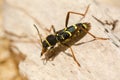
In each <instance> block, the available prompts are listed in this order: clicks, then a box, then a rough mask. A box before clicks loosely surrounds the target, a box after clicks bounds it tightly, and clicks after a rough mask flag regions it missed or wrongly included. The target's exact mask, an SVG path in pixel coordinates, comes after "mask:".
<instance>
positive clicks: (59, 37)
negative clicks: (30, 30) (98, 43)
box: [34, 5, 108, 67]
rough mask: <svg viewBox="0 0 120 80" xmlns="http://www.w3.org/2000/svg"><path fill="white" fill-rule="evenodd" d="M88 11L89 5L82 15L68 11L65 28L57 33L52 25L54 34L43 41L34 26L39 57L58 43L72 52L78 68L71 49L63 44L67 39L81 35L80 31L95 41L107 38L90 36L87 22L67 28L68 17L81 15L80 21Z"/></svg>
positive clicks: (89, 26)
mask: <svg viewBox="0 0 120 80" xmlns="http://www.w3.org/2000/svg"><path fill="white" fill-rule="evenodd" d="M88 9H89V5H88V6H87V9H86V11H85V13H84V14H82V13H77V12H72V11H69V12H68V13H67V16H66V21H65V28H64V29H62V30H59V31H55V28H54V26H53V25H52V26H51V29H52V30H53V32H54V34H50V35H48V36H47V37H46V38H45V40H42V39H41V36H40V34H39V30H38V28H37V27H36V25H34V27H35V28H36V29H37V32H38V35H39V37H40V41H41V43H42V51H41V56H42V55H43V54H44V53H45V52H46V51H47V50H48V48H49V49H51V48H54V46H55V45H56V44H57V43H58V42H59V43H61V44H63V45H64V46H67V47H69V48H70V49H71V52H72V57H73V59H74V61H75V62H76V63H77V65H78V66H79V67H80V64H79V62H78V61H77V59H76V58H75V55H74V52H73V50H72V48H71V47H70V46H69V45H66V44H65V41H66V40H68V39H71V37H73V36H74V35H75V34H76V33H79V34H80V33H81V31H83V32H85V33H88V34H90V35H91V36H92V37H93V38H94V39H95V40H96V39H100V40H107V39H108V38H101V37H96V36H94V35H93V34H91V33H90V32H88V31H89V30H90V28H91V25H90V23H88V22H85V23H77V24H74V25H72V26H69V27H67V25H68V21H69V16H70V14H77V15H81V16H83V17H82V18H81V20H82V19H83V18H84V17H85V15H86V13H87V12H88Z"/></svg>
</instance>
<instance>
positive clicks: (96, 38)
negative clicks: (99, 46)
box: [81, 27, 109, 40]
mask: <svg viewBox="0 0 120 80" xmlns="http://www.w3.org/2000/svg"><path fill="white" fill-rule="evenodd" d="M81 29H82V30H83V31H84V32H86V33H88V34H89V35H91V36H92V37H93V38H94V39H93V40H109V38H103V37H96V36H95V35H93V34H92V33H90V32H89V31H87V30H85V29H83V28H82V27H81Z"/></svg>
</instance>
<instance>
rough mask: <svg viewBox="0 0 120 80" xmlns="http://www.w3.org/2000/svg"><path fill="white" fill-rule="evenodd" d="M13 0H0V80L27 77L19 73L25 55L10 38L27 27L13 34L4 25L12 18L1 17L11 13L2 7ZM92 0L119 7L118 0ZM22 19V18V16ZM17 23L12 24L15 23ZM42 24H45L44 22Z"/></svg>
mask: <svg viewBox="0 0 120 80" xmlns="http://www.w3.org/2000/svg"><path fill="white" fill-rule="evenodd" d="M6 1H7V3H6ZM14 1H15V0H0V80H28V77H27V76H25V75H23V74H21V73H20V71H19V63H20V62H21V61H23V60H24V59H25V57H26V56H25V55H24V54H23V53H22V52H21V51H20V50H19V49H18V48H17V47H15V46H14V39H15V40H18V39H16V38H11V36H13V37H17V38H20V37H21V36H19V34H22V32H25V31H26V29H27V28H22V29H23V31H22V32H20V30H19V29H21V28H18V34H13V33H14V31H16V30H13V32H12V33H9V32H7V30H8V28H9V30H10V31H12V30H11V29H10V27H8V28H7V27H5V26H9V24H7V22H8V23H12V22H13V20H12V19H11V21H8V20H3V18H5V17H8V16H9V15H10V14H12V13H8V12H9V11H8V12H7V11H4V9H6V10H7V8H9V7H10V6H8V3H10V4H18V3H17V1H15V2H14ZM27 1H28V2H27ZM30 1H34V0H22V3H26V4H29V2H30ZM39 1H40V3H41V2H42V1H44V0H39ZM69 1H70V0H69ZM76 1H79V2H80V0H76ZM93 1H94V2H95V3H100V4H104V5H108V6H113V7H116V8H119V9H120V0H93ZM18 2H19V1H18ZM58 2H59V1H58ZM22 3H21V4H22ZM71 4H72V3H71ZM64 5H67V3H66V4H63V6H64ZM30 6H35V5H34V4H32V5H30ZM27 7H28V6H24V8H25V9H27ZM9 10H10V9H9ZM44 12H45V11H44ZM13 13H14V12H13ZM15 13H17V12H15ZM20 14H22V15H23V13H20ZM5 15H6V16H5ZM7 15H8V16H7ZM34 15H37V14H34ZM12 16H17V15H12ZM23 16H24V15H23ZM46 17H47V16H46ZM19 18H20V17H16V19H19ZM25 18H26V17H25ZM14 19H15V18H14ZM22 19H24V17H22ZM22 19H21V20H22ZM21 20H19V21H18V22H20V21H21ZM43 20H44V19H43ZM54 20H55V18H54ZM18 22H17V23H18ZM43 22H44V21H43ZM48 22H49V21H48ZM51 22H52V21H51ZM4 23H6V24H4ZM17 23H16V24H14V25H17ZM36 23H37V22H36ZM22 24H23V23H22ZM26 24H28V22H27V21H26ZM31 24H32V23H31ZM43 24H45V22H44V23H43ZM4 25H5V26H4ZM28 25H29V24H28ZM24 26H25V25H24ZM30 32H31V30H30V31H28V32H27V33H28V35H29V33H30ZM32 33H33V34H34V32H32ZM30 34H31V33H30ZM23 37H24V35H23ZM39 80H41V79H39Z"/></svg>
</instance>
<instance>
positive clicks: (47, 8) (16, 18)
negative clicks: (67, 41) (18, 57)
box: [3, 0, 120, 80]
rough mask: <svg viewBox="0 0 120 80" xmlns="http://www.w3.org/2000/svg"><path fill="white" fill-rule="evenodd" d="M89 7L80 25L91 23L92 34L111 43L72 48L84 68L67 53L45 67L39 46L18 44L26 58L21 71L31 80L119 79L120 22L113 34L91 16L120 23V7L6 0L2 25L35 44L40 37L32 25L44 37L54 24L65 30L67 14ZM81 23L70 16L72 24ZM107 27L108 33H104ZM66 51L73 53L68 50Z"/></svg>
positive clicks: (85, 0) (81, 0) (70, 0)
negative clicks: (25, 36) (35, 26)
mask: <svg viewBox="0 0 120 80" xmlns="http://www.w3.org/2000/svg"><path fill="white" fill-rule="evenodd" d="M89 4H90V9H89V11H88V13H87V15H86V17H85V18H84V20H82V21H81V22H90V23H91V26H92V28H91V30H90V32H91V33H92V34H94V35H96V36H97V37H105V38H110V40H106V41H103V40H96V41H93V42H88V43H85V44H82V45H79V46H72V48H73V50H74V52H75V56H76V58H77V60H78V61H79V63H80V64H81V67H78V66H77V65H76V63H75V62H74V60H73V58H72V57H70V56H68V55H66V54H65V53H64V52H60V53H59V54H58V55H57V56H56V57H55V59H54V60H53V61H50V62H49V61H48V62H47V63H46V64H44V63H43V60H41V58H40V52H41V46H39V44H38V43H27V42H26V43H25V42H16V43H15V45H16V46H17V47H18V48H19V49H20V51H21V52H23V53H24V54H25V55H26V56H27V57H26V59H25V60H24V61H23V62H21V63H20V65H19V68H20V72H21V73H23V74H24V75H25V76H27V77H28V79H29V80H120V36H119V35H120V26H119V25H120V22H118V23H117V25H116V28H115V30H114V31H111V28H112V26H109V25H105V26H103V25H101V24H100V23H99V22H97V21H96V20H95V19H93V17H92V15H94V16H96V17H97V18H99V19H101V20H102V21H104V20H108V21H112V20H120V9H119V7H115V6H109V5H108V4H102V3H100V2H97V1H93V0H59V1H58V0H6V1H4V6H3V10H4V12H3V18H4V20H3V26H4V29H5V30H7V31H9V32H12V33H15V34H17V35H27V36H28V37H29V38H30V39H32V40H34V41H36V40H38V39H39V38H38V35H37V31H36V29H35V28H34V27H33V24H36V25H37V26H38V27H39V30H40V33H41V34H42V35H43V36H44V37H45V36H47V34H49V33H48V32H46V31H45V28H50V26H51V25H54V26H55V28H56V30H59V29H63V28H64V24H65V17H66V14H67V12H68V11H75V12H80V13H83V12H84V11H85V9H86V7H87V6H88V5H89ZM78 22H80V16H78V15H71V18H70V22H69V25H71V24H75V23H78ZM105 28H106V29H107V30H108V31H109V33H107V32H105ZM116 36H117V37H118V38H119V39H118V38H116ZM13 39H14V38H13ZM15 39H16V38H15ZM91 39H92V37H91V36H90V35H86V36H85V37H84V38H83V39H81V40H80V41H79V42H85V41H89V40H91ZM19 40H23V39H19ZM25 40H29V39H25ZM115 44H116V45H115ZM65 52H66V53H69V54H70V50H69V49H67V50H66V51H65Z"/></svg>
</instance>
